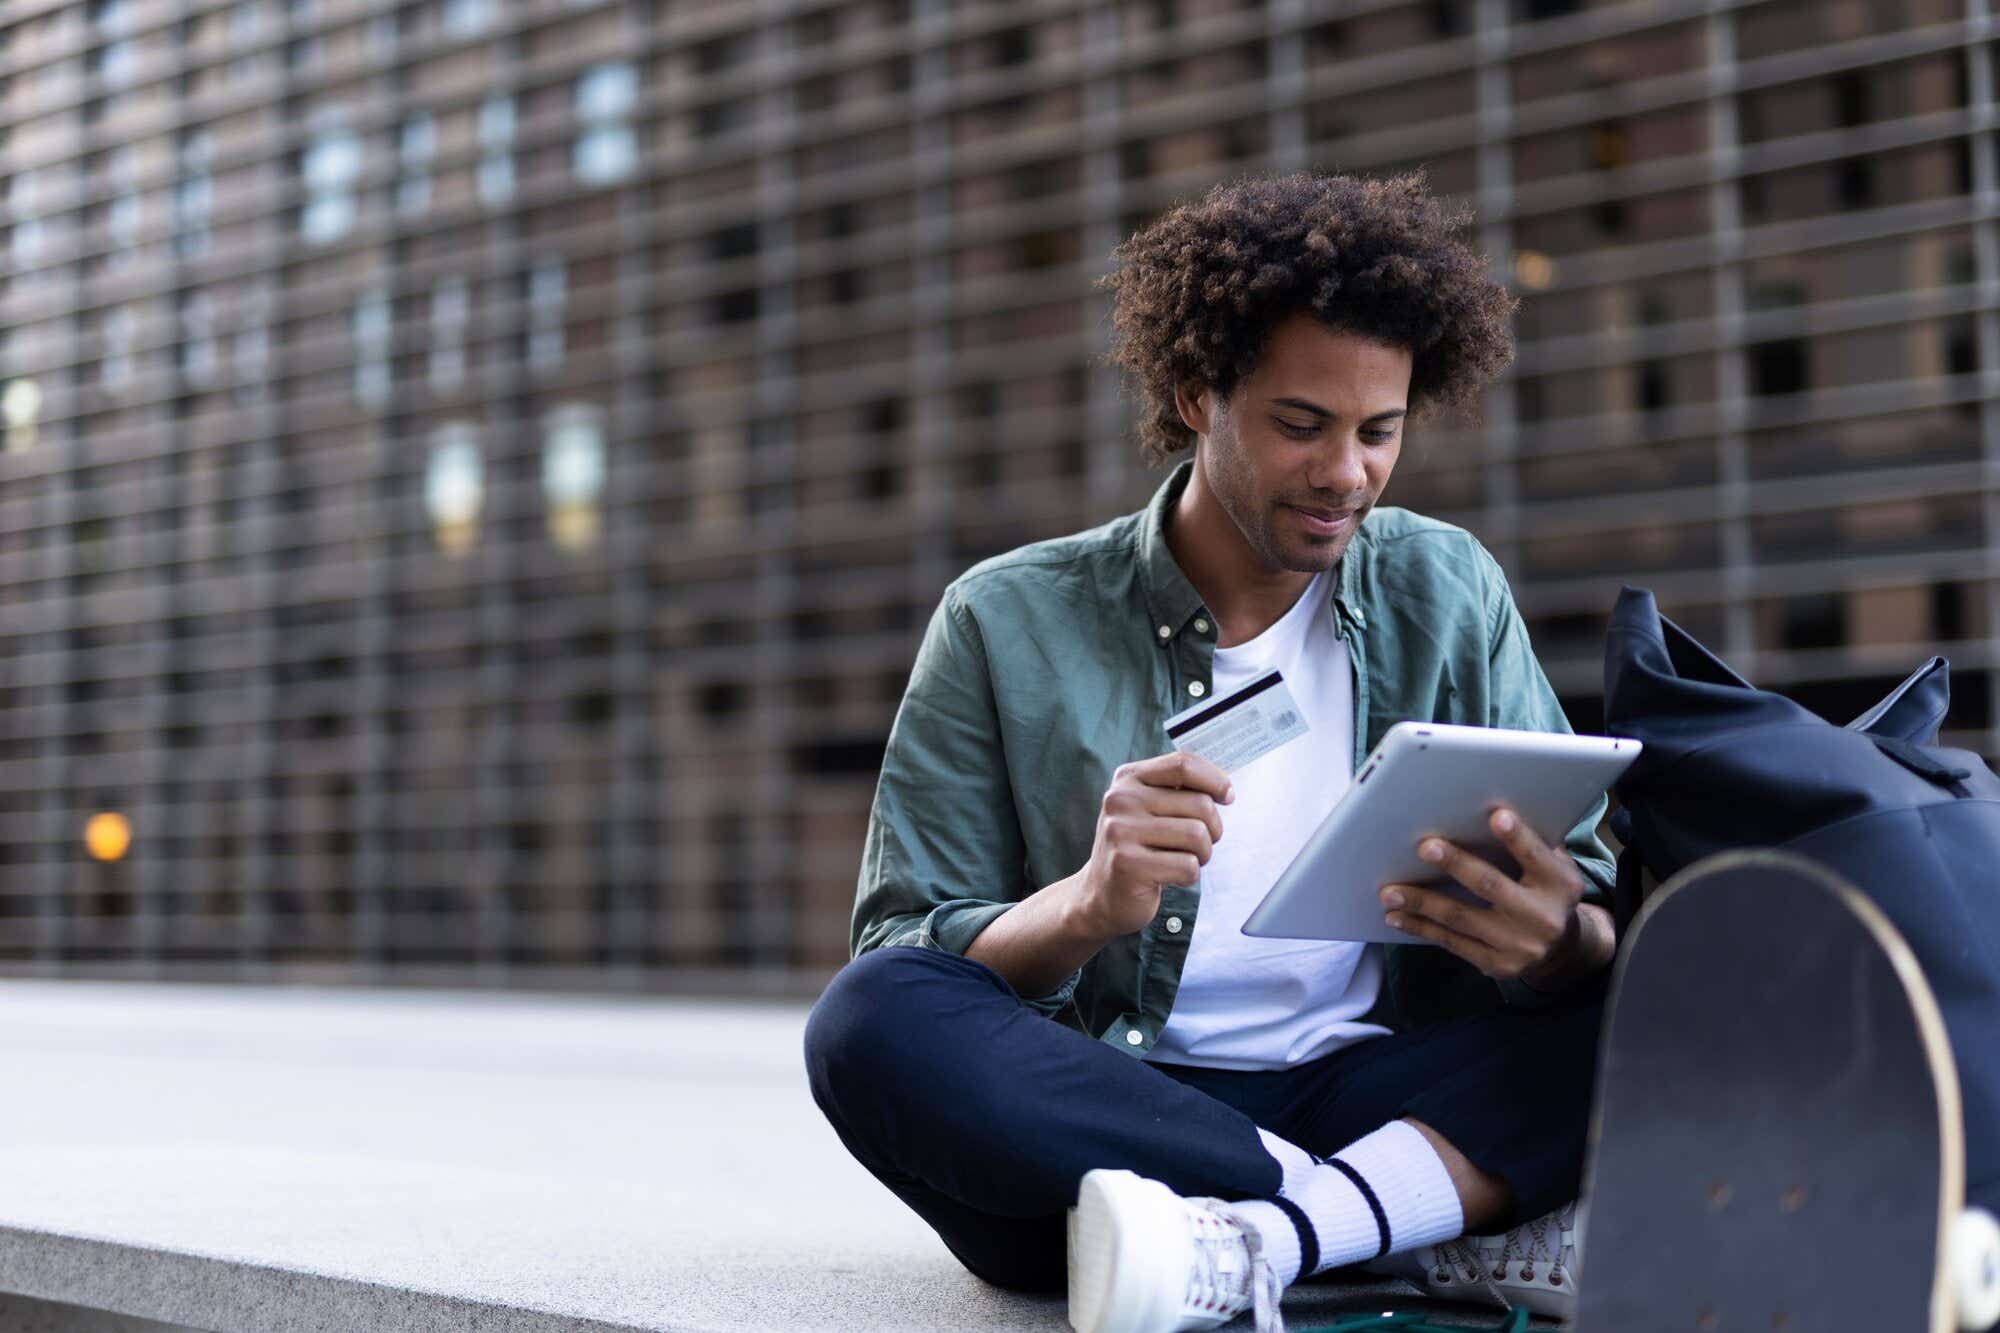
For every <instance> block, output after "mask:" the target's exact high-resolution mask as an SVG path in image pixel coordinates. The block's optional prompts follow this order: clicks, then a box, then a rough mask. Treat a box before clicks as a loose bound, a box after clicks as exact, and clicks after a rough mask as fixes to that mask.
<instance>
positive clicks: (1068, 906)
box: [1051, 866, 1118, 953]
mask: <svg viewBox="0 0 2000 1333" xmlns="http://www.w3.org/2000/svg"><path fill="white" fill-rule="evenodd" d="M1089 874H1090V867H1089V866H1085V867H1084V868H1083V869H1081V870H1079V871H1077V872H1076V873H1075V874H1074V875H1071V876H1070V877H1069V878H1068V879H1062V880H1057V881H1056V883H1055V884H1054V885H1052V886H1051V887H1052V888H1057V889H1059V890H1060V891H1061V899H1060V901H1061V903H1062V914H1061V921H1062V932H1063V935H1064V937H1065V938H1066V939H1068V940H1069V941H1071V942H1072V943H1073V944H1076V945H1079V946H1087V947H1089V948H1090V949H1091V951H1092V953H1095V952H1096V951H1097V950H1098V949H1101V948H1103V947H1104V946H1105V945H1107V944H1109V943H1111V941H1112V940H1114V939H1116V938H1118V932H1116V931H1113V930H1107V929H1106V928H1105V926H1104V922H1103V918H1102V916H1101V914H1100V913H1099V912H1098V910H1097V905H1096V902H1095V900H1094V899H1093V898H1092V897H1091V894H1090V881H1089V878H1088V877H1089Z"/></svg>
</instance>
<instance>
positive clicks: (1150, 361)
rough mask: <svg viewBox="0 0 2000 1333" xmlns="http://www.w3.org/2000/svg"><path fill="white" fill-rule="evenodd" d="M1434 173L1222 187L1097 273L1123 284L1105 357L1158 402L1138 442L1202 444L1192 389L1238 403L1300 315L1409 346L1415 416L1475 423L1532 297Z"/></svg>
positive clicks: (1166, 446)
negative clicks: (1510, 282)
mask: <svg viewBox="0 0 2000 1333" xmlns="http://www.w3.org/2000/svg"><path fill="white" fill-rule="evenodd" d="M1471 218H1472V210H1471V209H1470V208H1466V209H1461V210H1458V211H1455V212H1448V211H1447V210H1446V209H1445V208H1444V207H1443V205H1441V204H1440V203H1439V202H1438V201H1437V200H1436V199H1434V198H1433V197H1431V195H1430V194H1429V192H1428V190H1427V188H1426V183H1425V179H1424V172H1423V169H1422V168H1419V169H1417V170H1415V171H1413V172H1410V173H1408V174H1407V175H1402V176H1395V177H1390V178H1386V179H1380V180H1371V179H1367V178H1364V177H1358V176H1316V175H1312V174H1309V173H1304V172H1301V173H1297V174H1294V175H1290V176H1280V177H1273V178H1265V179H1246V180H1239V181H1235V182H1231V183H1228V184H1223V185H1217V186H1216V187H1215V188H1213V189H1212V190H1210V191H1209V192H1208V194H1207V195H1205V196H1204V197H1202V198H1201V199H1200V200H1198V201H1194V202H1190V203H1185V204H1182V205H1180V206H1179V207H1177V208H1174V209H1173V210H1171V211H1170V212H1168V213H1166V214H1164V215H1162V216H1161V217H1159V218H1157V219H1155V220H1154V221H1153V222H1151V223H1149V224H1148V225H1147V226H1145V227H1142V228H1141V229H1140V230H1139V231H1137V232H1135V233H1133V234H1132V236H1130V237H1129V238H1127V239H1126V240H1125V242H1124V243H1123V244H1121V245H1119V246H1118V248H1117V249H1116V250H1115V251H1114V252H1113V254H1114V256H1115V257H1116V258H1117V259H1118V260H1119V266H1118V268H1117V270H1116V271H1115V272H1113V273H1111V274H1109V275H1108V276H1106V277H1103V278H1100V279H1098V281H1097V284H1096V285H1097V287H1099V288H1100V289H1109V290H1110V291H1111V292H1113V293H1114V297H1115V306H1114V310H1113V314H1112V327H1113V333H1112V346H1111V351H1110V352H1109V354H1108V355H1107V357H1106V360H1107V361H1108V362H1109V363H1110V364H1112V365H1115V366H1119V367H1121V368H1122V369H1123V370H1125V371H1126V372H1127V374H1128V375H1129V376H1130V378H1131V379H1132V380H1133V381H1135V382H1136V384H1135V387H1136V389H1137V391H1138V393H1139V395H1140V396H1141V397H1142V398H1143V399H1144V400H1145V413H1144V415H1143V416H1142V417H1141V420H1140V424H1139V445H1140V451H1141V452H1142V453H1143V454H1144V455H1145V458H1146V460H1147V462H1149V463H1152V464H1159V463H1163V462H1165V461H1167V460H1168V459H1169V458H1171V457H1172V456H1173V455H1174V454H1176V453H1179V452H1180V451H1181V450H1183V449H1185V448H1187V447H1189V446H1190V445H1192V444H1193V443H1194V439H1195V437H1194V433H1193V432H1192V431H1190V430H1188V428H1187V426H1186V425H1185V424H1184V423H1183V422H1182V421H1181V418H1180V413H1179V411H1178V410H1176V408H1175V407H1174V389H1175V386H1176V385H1180V384H1197V385H1207V386H1208V387H1210V388H1212V389H1213V390H1214V391H1215V392H1216V393H1217V395H1219V396H1220V397H1221V398H1223V399H1225V400H1227V399H1228V397H1229V395H1230V394H1231V393H1232V392H1234V391H1235V388H1236V386H1237V384H1238V383H1239V382H1241V381H1242V379H1243V378H1244V377H1245V376H1247V375H1249V374H1250V373H1251V372H1252V371H1254V370H1255V369H1256V366H1257V360H1258V357H1259V356H1260V355H1261V354H1262V352H1263V349H1264V344H1265V342H1266V340H1267V339H1268V338H1269V337H1270V334H1271V330H1272V329H1273V328H1275V327H1276V326H1277V325H1278V324H1280V323H1281V322H1283V321H1284V320H1285V319H1286V318H1287V317H1289V316H1291V315H1293V314H1296V313H1298V312H1300V311H1306V312H1310V313H1311V314H1312V315H1313V316H1314V317H1315V318H1317V319H1318V320H1319V321H1320V322H1321V323H1322V324H1324V325H1325V326H1327V327H1328V328H1331V329H1335V330H1339V331H1342V332H1347V333H1354V334H1358V335H1360V336H1362V337H1366V338H1369V339H1372V340H1374V341H1378V342H1382V343H1386V344H1389V345H1392V346H1397V347H1402V348H1405V349H1406V350H1408V351H1409V353H1410V357H1411V370H1410V398H1409V403H1410V418H1411V420H1413V421H1416V420H1422V419H1425V418H1427V417H1430V416H1434V415H1437V414H1439V413H1441V412H1453V413H1457V414H1459V415H1461V416H1463V417H1464V418H1466V419H1469V420H1477V416H1478V401H1479V391H1480V388H1481V387H1482V386H1483V385H1485V384H1486V383H1487V382H1488V381H1490V380H1492V379H1493V378H1494V376H1496V375H1498V374H1499V373H1500V370H1501V368H1502V367H1504V366H1505V365H1506V364H1507V363H1508V362H1509V361H1511V360H1512V359H1513V356H1514V340H1513V335H1512V333H1511V332H1510V331H1509V327H1508V325H1509V320H1510V319H1511V317H1512V315H1513V313H1514V310H1515V309H1516V307H1517V306H1518V305H1519V304H1520V303H1519V302H1518V301H1517V300H1516V299H1515V298H1514V297H1513V296H1511V295H1510V294H1509V293H1508V291H1507V289H1506V288H1505V287H1504V286H1502V285H1501V284H1500V283H1498V282H1496V281H1494V280H1493V279H1492V278H1491V277H1490V276H1488V274H1487V271H1486V261H1485V259H1484V257H1483V256H1481V255H1479V254H1478V253H1476V252H1475V251H1473V250H1472V249H1470V248H1469V247H1467V246H1466V245H1465V244H1464V243H1463V242H1461V241H1459V240H1458V239H1456V238H1455V236H1454V232H1455V231H1456V229H1457V228H1459V227H1460V226H1462V225H1464V224H1466V223H1468V222H1470V221H1471Z"/></svg>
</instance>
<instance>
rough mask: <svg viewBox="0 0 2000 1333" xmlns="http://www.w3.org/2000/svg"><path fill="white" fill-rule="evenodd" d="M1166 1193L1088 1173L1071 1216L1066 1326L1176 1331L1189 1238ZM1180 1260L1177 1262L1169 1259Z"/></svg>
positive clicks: (1118, 1332)
mask: <svg viewBox="0 0 2000 1333" xmlns="http://www.w3.org/2000/svg"><path fill="white" fill-rule="evenodd" d="M1162 1194H1167V1195H1169V1196H1170V1197H1171V1192H1170V1191H1168V1190H1167V1188H1166V1186H1164V1185H1161V1184H1159V1183H1158V1182H1157V1181H1151V1180H1147V1179H1146V1178H1144V1177H1143V1176H1139V1175H1135V1174H1133V1173H1132V1172H1130V1171H1091V1172H1088V1173H1087V1174H1085V1176H1084V1178H1083V1183H1082V1185H1081V1186H1080V1187H1079V1188H1078V1190H1077V1198H1076V1207H1074V1208H1072V1209H1071V1210H1070V1213H1069V1322H1070V1327H1071V1328H1073V1329H1075V1330H1076V1331H1077V1333H1156V1331H1157V1330H1159V1329H1165V1328H1174V1327H1177V1326H1178V1323H1179V1317H1180V1314H1181V1297H1182V1292H1181V1290H1180V1288H1179V1287H1178V1286H1177V1285H1176V1284H1175V1273H1176V1271H1177V1270H1178V1271H1185V1268H1186V1262H1187V1256H1186V1249H1187V1238H1186V1237H1185V1236H1183V1235H1179V1234H1176V1232H1175V1231H1174V1229H1173V1227H1172V1226H1171V1225H1170V1224H1171V1222H1173V1221H1176V1220H1178V1218H1177V1215H1176V1213H1175V1211H1174V1210H1172V1209H1168V1208H1163V1207H1161V1206H1160V1204H1161V1201H1160V1196H1161V1195H1162ZM1176 1260H1179V1261H1180V1262H1179V1264H1178V1265H1176V1263H1175V1261H1176Z"/></svg>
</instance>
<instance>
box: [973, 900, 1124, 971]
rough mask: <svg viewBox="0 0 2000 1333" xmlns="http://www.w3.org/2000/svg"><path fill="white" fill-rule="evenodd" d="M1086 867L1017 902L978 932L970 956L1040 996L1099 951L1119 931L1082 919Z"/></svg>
mask: <svg viewBox="0 0 2000 1333" xmlns="http://www.w3.org/2000/svg"><path fill="white" fill-rule="evenodd" d="M1082 877H1083V871H1081V870H1079V871H1078V872H1077V873H1076V874H1074V875H1071V876H1070V877H1069V878H1068V879H1059V880H1057V881H1056V882H1055V883H1053V884H1051V885H1049V886H1047V887H1046V888H1042V889H1037V890H1036V891H1035V892H1033V893H1031V894H1029V895H1028V896H1027V897H1026V898H1023V899H1022V900H1021V901H1020V902H1018V903H1015V904H1014V905H1013V906H1012V907H1010V908H1008V909H1007V910H1006V911H1004V912H1002V913H1001V914H1000V915H999V916H996V917H994V918H993V920H992V921H991V922H989V923H988V924H987V926H986V929H984V930H982V931H980V932H979V934H978V935H976V936H974V937H973V941H972V943H971V944H970V945H968V946H967V947H966V950H965V956H966V957H967V958H970V959H972V960H974V961H975V962H980V963H984V964H986V965H987V966H988V967H990V968H992V969H993V970H994V971H995V972H998V973H999V974H1000V975H1001V976H1003V977H1005V978H1007V984H1008V985H1010V986H1012V987H1013V988H1014V989H1015V991H1016V992H1018V993H1019V994H1020V995H1021V996H1022V997H1023V998H1024V999H1030V1000H1033V999H1040V998H1041V997H1042V996H1044V995H1047V994H1049V993H1051V992H1052V991H1054V990H1055V989H1056V987H1058V986H1060V985H1062V984H1063V982H1065V981H1067V980H1068V979H1069V976H1070V974H1071V973H1072V972H1074V971H1076V970H1077V969H1078V968H1080V967H1082V966H1083V965H1084V964H1085V963H1087V962H1089V961H1090V960H1091V959H1092V958H1095V957H1096V956H1097V952H1098V950H1100V949H1102V948H1103V947H1104V946H1105V945H1107V944H1109V943H1110V942H1111V941H1112V939H1114V938H1115V936H1112V935H1106V934H1103V933H1102V932H1101V931H1100V930H1099V929H1097V928H1094V927H1093V926H1091V925H1090V924H1089V923H1088V922H1086V921H1085V920H1084V919H1083V913H1082V911H1081V910H1080V902H1081V898H1082V894H1081V892H1080V891H1079V890H1080V887H1081V880H1082Z"/></svg>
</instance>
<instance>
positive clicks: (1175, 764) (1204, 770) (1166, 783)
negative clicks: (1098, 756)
mask: <svg viewBox="0 0 2000 1333" xmlns="http://www.w3.org/2000/svg"><path fill="white" fill-rule="evenodd" d="M1130 768H1131V771H1132V775H1133V776H1134V777H1136V778H1138V779H1139V781H1141V782H1143V783H1145V784H1146V785H1147V786H1149V787H1186V788H1188V789H1189V790H1191V791H1198V792H1205V793H1207V794H1208V795H1209V796H1212V797H1214V798H1215V799H1216V800H1217V801H1220V802H1221V803H1222V804H1224V805H1227V804H1229V802H1230V800H1231V799H1232V797H1233V793H1232V792H1231V791H1230V788H1229V775H1228V774H1227V773H1225V772H1223V771H1222V770H1221V769H1220V768H1217V767H1216V766H1215V764H1214V763H1213V762H1212V761H1211V760H1207V759H1203V758H1202V757H1201V756H1200V755H1198V754H1188V753H1186V752H1185V751H1181V750H1175V751H1173V752H1172V753H1171V754H1162V755H1155V756H1154V757H1153V758H1151V759H1141V760H1140V761H1139V762H1138V763H1136V764H1132V765H1130Z"/></svg>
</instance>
